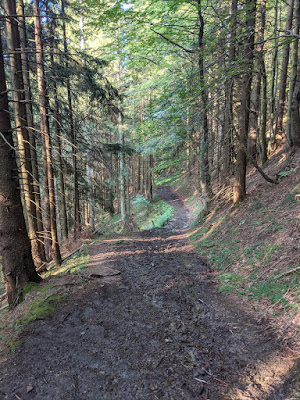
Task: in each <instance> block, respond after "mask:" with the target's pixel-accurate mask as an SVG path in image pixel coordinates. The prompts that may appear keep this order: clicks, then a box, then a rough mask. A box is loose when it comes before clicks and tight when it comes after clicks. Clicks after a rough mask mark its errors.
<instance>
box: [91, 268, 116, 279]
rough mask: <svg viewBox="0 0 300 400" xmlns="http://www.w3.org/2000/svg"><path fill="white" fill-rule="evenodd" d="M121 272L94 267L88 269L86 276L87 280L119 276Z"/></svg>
mask: <svg viewBox="0 0 300 400" xmlns="http://www.w3.org/2000/svg"><path fill="white" fill-rule="evenodd" d="M120 274H121V271H119V270H117V269H113V268H109V267H105V266H103V265H96V266H93V267H89V268H88V269H87V271H86V275H87V276H88V277H89V278H102V277H105V276H116V275H120Z"/></svg>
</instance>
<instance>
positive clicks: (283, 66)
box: [274, 0, 294, 146]
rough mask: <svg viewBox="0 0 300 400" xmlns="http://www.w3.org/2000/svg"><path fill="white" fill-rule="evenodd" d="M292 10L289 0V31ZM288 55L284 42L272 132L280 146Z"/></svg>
mask: <svg viewBox="0 0 300 400" xmlns="http://www.w3.org/2000/svg"><path fill="white" fill-rule="evenodd" d="M293 10H294V0H289V2H288V11H287V20H286V27H285V29H286V30H287V31H290V30H291V29H292V24H293ZM289 56H290V43H286V44H285V45H284V46H283V50H282V63H281V75H280V87H279V98H278V105H277V116H276V126H275V133H274V144H275V145H276V146H280V145H281V144H282V139H283V116H284V113H285V98H286V83H287V77H288V66H289Z"/></svg>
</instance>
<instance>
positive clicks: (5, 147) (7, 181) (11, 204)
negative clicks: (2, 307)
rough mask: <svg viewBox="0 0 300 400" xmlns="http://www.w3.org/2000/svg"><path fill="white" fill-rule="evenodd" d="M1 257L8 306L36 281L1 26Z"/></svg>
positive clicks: (16, 300)
mask: <svg viewBox="0 0 300 400" xmlns="http://www.w3.org/2000/svg"><path fill="white" fill-rule="evenodd" d="M0 132H1V134H0V259H1V264H2V271H3V279H4V284H5V288H6V293H7V297H8V303H9V305H10V306H14V305H15V304H16V303H17V302H18V300H19V297H20V296H21V294H22V289H23V288H24V287H25V285H26V284H27V283H28V282H29V281H32V282H39V281H40V280H41V277H40V276H39V275H38V274H37V273H36V271H35V267H34V262H33V259H32V255H31V245H30V240H29V238H28V235H27V231H26V225H25V219H24V215H23V209H22V203H21V197H20V190H19V182H18V168H17V163H16V154H15V151H14V147H13V146H14V143H13V137H12V128H11V124H10V118H9V107H8V98H7V88H6V80H5V71H4V60H3V52H2V42H1V30H0Z"/></svg>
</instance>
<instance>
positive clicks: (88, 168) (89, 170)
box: [86, 150, 95, 231]
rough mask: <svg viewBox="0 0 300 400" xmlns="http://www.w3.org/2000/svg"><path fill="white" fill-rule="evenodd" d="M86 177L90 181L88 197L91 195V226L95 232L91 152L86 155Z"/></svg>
mask: <svg viewBox="0 0 300 400" xmlns="http://www.w3.org/2000/svg"><path fill="white" fill-rule="evenodd" d="M86 175H87V180H88V195H89V214H90V215H89V224H90V228H91V230H92V231H94V230H95V210H94V195H93V169H92V165H91V161H90V150H88V151H87V154H86Z"/></svg>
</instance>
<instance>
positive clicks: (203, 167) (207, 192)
mask: <svg viewBox="0 0 300 400" xmlns="http://www.w3.org/2000/svg"><path fill="white" fill-rule="evenodd" d="M197 3H198V18H199V33H198V46H199V58H198V65H199V78H200V91H201V116H202V141H201V142H202V143H201V151H200V187H201V191H202V193H203V195H204V196H205V197H206V199H207V200H209V198H210V197H211V195H212V188H211V181H210V173H209V160H208V154H209V143H208V132H209V131H208V118H207V107H208V93H207V88H206V83H205V76H204V42H203V34H204V19H203V16H202V10H201V0H197Z"/></svg>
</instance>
